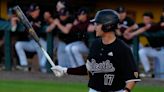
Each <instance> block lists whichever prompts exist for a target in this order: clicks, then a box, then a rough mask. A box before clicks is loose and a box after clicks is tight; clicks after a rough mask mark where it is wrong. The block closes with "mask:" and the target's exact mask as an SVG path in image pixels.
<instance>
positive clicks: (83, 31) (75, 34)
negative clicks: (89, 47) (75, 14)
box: [70, 20, 89, 44]
mask: <svg viewBox="0 0 164 92" xmlns="http://www.w3.org/2000/svg"><path fill="white" fill-rule="evenodd" d="M88 26H89V20H86V21H84V22H80V21H79V23H78V24H77V25H74V26H73V27H72V30H71V32H70V35H71V39H72V42H74V41H84V42H85V43H86V44H87V38H88V37H87V28H88Z"/></svg>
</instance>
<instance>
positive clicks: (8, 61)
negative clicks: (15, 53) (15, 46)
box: [4, 30, 11, 70]
mask: <svg viewBox="0 0 164 92" xmlns="http://www.w3.org/2000/svg"><path fill="white" fill-rule="evenodd" d="M4 34H5V45H4V46H5V68H6V70H11V37H10V31H9V30H5V31H4Z"/></svg>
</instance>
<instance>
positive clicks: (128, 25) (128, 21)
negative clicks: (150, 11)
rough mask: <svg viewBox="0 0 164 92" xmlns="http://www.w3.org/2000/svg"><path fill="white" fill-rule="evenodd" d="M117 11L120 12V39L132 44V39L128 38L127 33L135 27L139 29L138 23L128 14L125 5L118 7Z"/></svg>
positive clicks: (118, 31)
mask: <svg viewBox="0 0 164 92" xmlns="http://www.w3.org/2000/svg"><path fill="white" fill-rule="evenodd" d="M116 11H117V12H118V13H119V16H120V21H119V26H118V30H117V35H118V36H119V38H120V39H122V40H123V41H125V43H127V44H128V45H132V40H130V39H126V35H127V34H128V33H129V32H133V31H134V30H135V29H137V28H138V25H137V24H136V23H135V21H134V20H133V19H132V18H130V17H128V16H127V12H126V9H125V8H124V7H123V6H119V7H117V8H116Z"/></svg>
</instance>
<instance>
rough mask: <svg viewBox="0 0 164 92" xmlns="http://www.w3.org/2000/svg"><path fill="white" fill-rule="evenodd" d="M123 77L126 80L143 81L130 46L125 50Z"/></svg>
mask: <svg viewBox="0 0 164 92" xmlns="http://www.w3.org/2000/svg"><path fill="white" fill-rule="evenodd" d="M123 60H124V63H123V66H122V68H123V69H122V70H123V79H124V80H125V82H126V83H127V82H131V81H135V82H137V81H141V79H140V78H139V73H138V68H137V65H136V63H135V61H134V58H133V54H132V52H131V49H130V48H127V49H126V51H124V56H123Z"/></svg>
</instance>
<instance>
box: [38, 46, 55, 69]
mask: <svg viewBox="0 0 164 92" xmlns="http://www.w3.org/2000/svg"><path fill="white" fill-rule="evenodd" d="M41 50H42V51H43V53H44V55H45V57H46V58H47V60H48V62H49V63H50V64H51V66H52V67H55V64H54V62H53V61H52V59H51V58H50V56H49V55H48V53H47V52H46V51H45V49H44V48H43V47H41Z"/></svg>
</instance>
